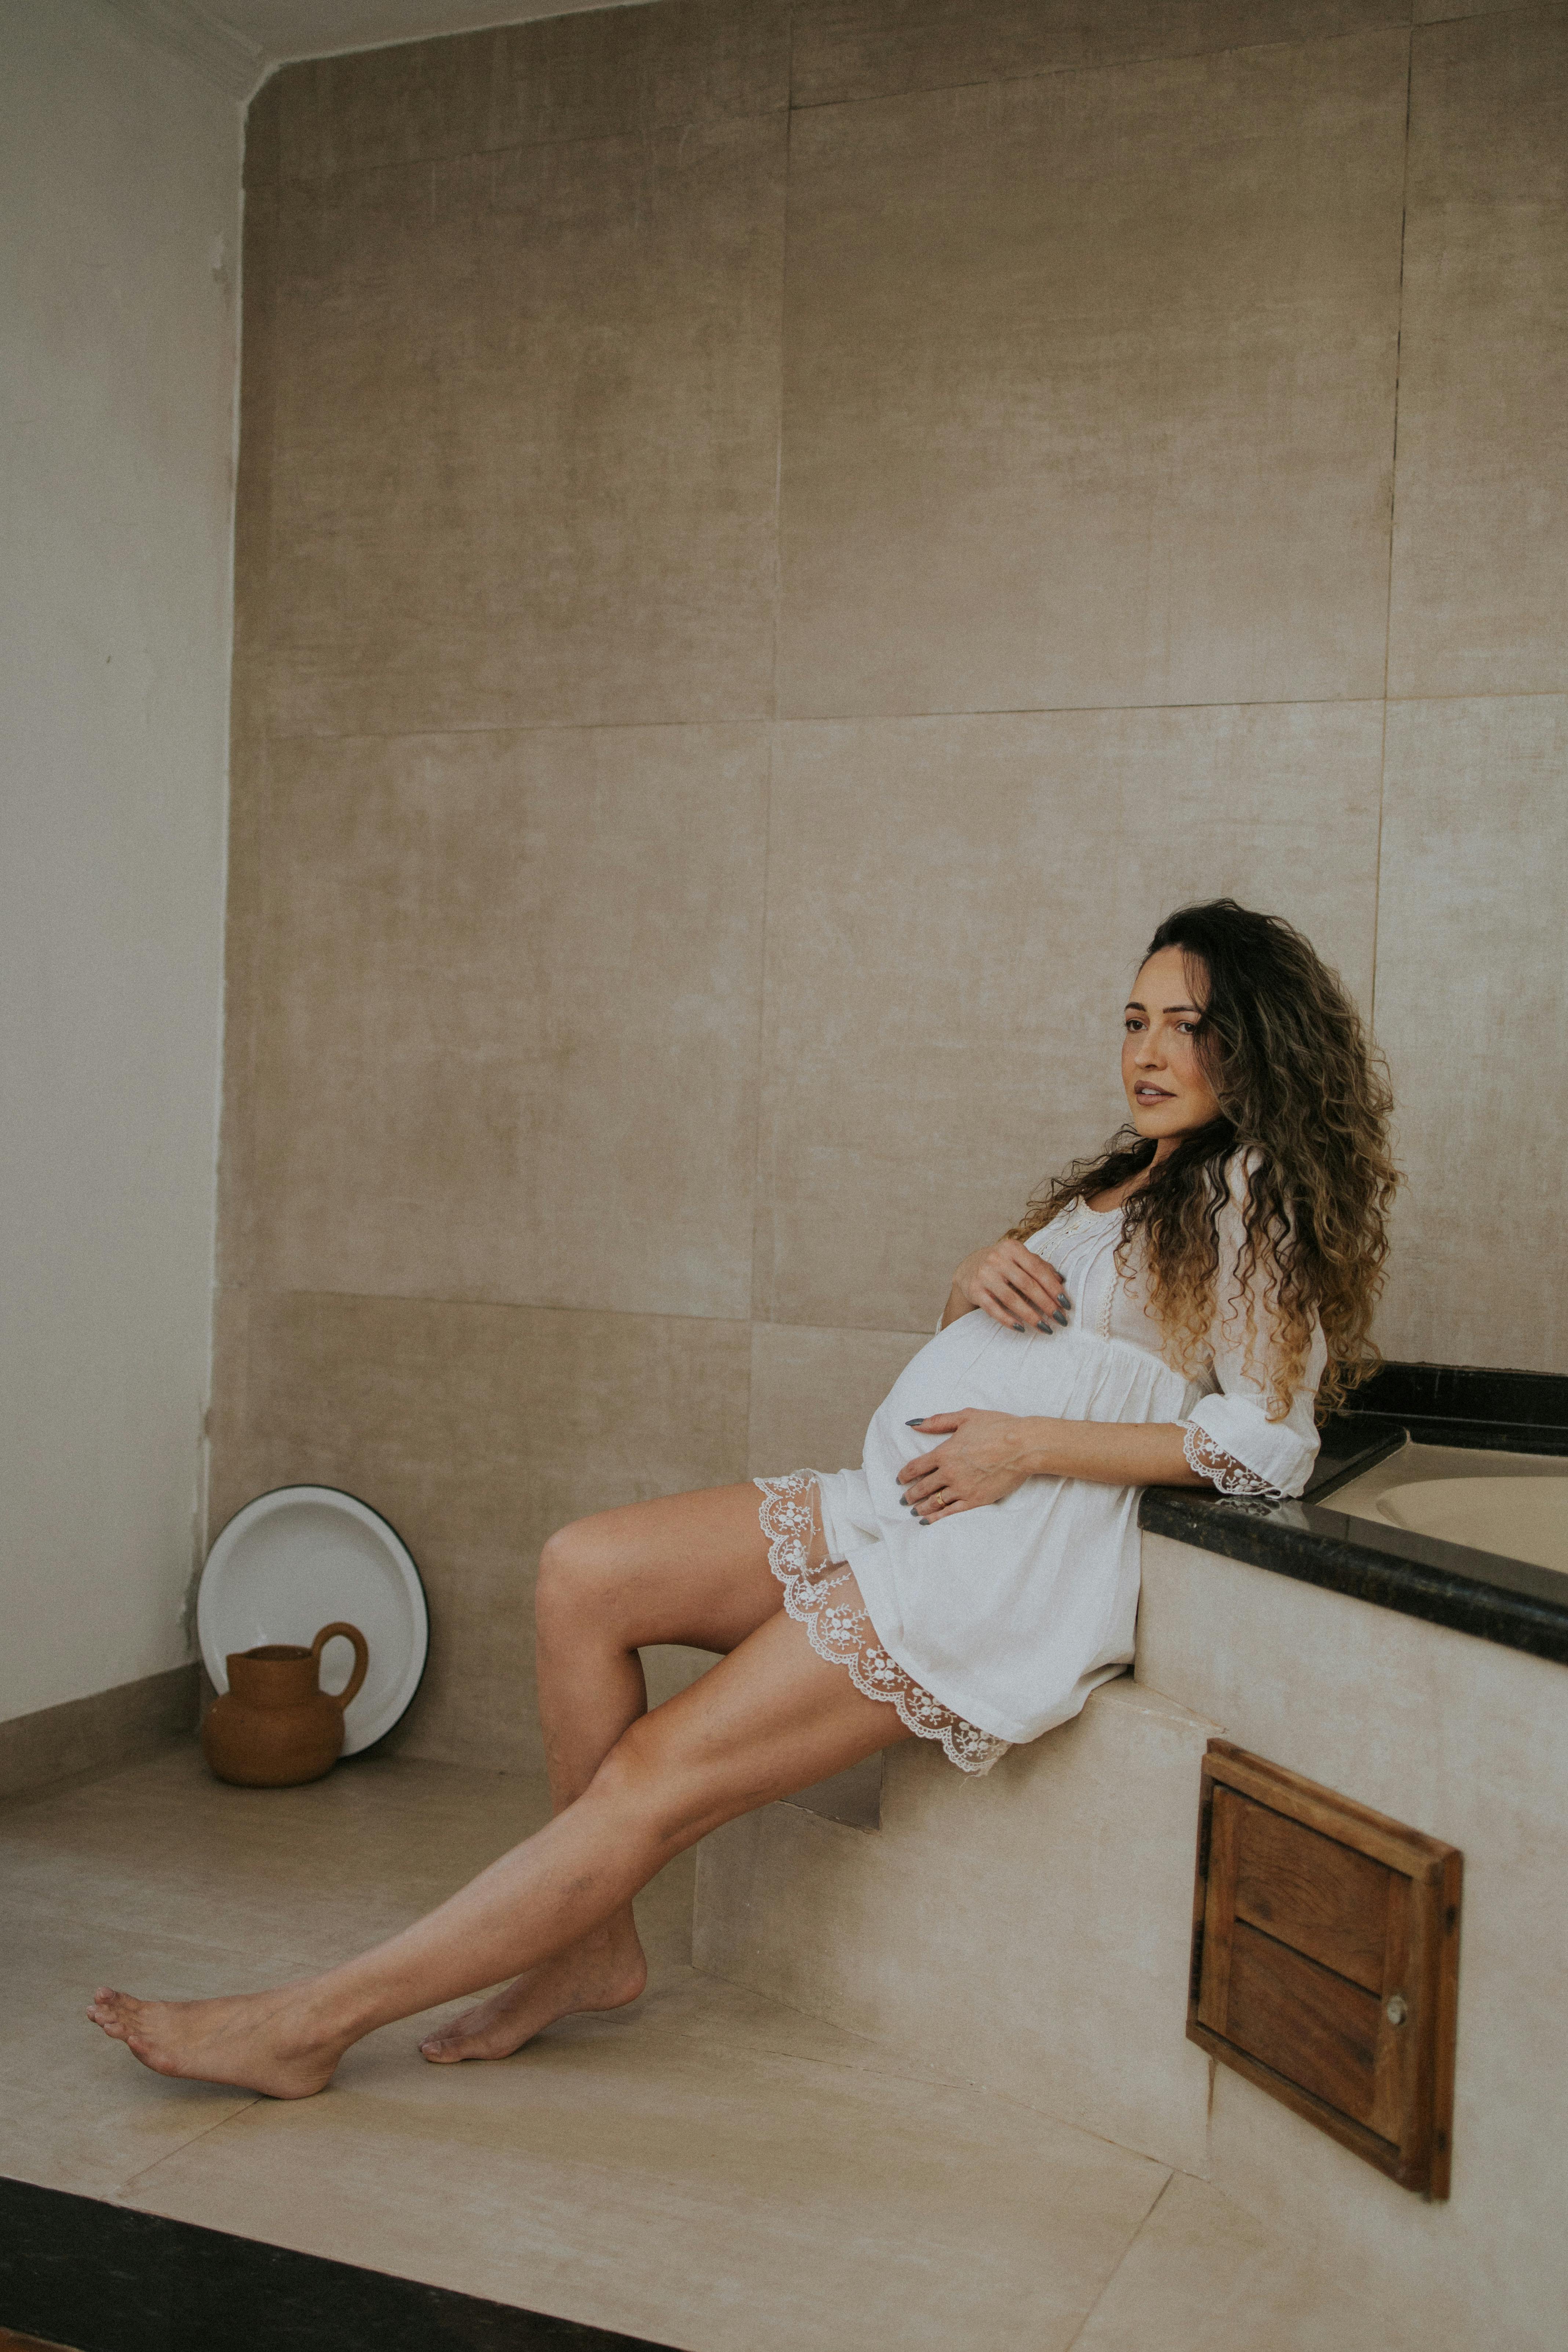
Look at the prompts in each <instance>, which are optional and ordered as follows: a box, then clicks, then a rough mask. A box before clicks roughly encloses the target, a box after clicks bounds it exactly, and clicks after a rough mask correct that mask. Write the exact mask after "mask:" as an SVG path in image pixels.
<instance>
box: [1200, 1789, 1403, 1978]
mask: <svg viewBox="0 0 1568 2352" xmlns="http://www.w3.org/2000/svg"><path fill="white" fill-rule="evenodd" d="M1221 1801H1224V1802H1226V1804H1227V1805H1234V1806H1235V1807H1236V1808H1237V1813H1238V1821H1237V1869H1236V1916H1237V1918H1238V1919H1245V1920H1246V1921H1247V1924H1248V1925H1249V1926H1250V1927H1261V1928H1263V1929H1264V1931H1265V1932H1266V1933H1267V1934H1268V1935H1270V1936H1273V1937H1277V1938H1278V1940H1279V1942H1281V1943H1285V1944H1289V1946H1290V1947H1291V1948H1292V1949H1293V1950H1295V1951H1298V1952H1305V1953H1306V1954H1307V1955H1308V1957H1309V1958H1311V1959H1314V1960H1317V1961H1319V1962H1321V1965H1322V1966H1323V1967H1324V1968H1326V1969H1333V1971H1334V1973H1335V1975H1336V1976H1342V1977H1348V1978H1349V1979H1350V1980H1351V1982H1352V1984H1356V1985H1360V1986H1361V1987H1362V1989H1363V1991H1366V1992H1372V1993H1381V1992H1382V1990H1383V1989H1384V1987H1383V1963H1384V1946H1385V1944H1386V1942H1387V1932H1388V1887H1389V1880H1390V1878H1391V1876H1392V1873H1391V1872H1390V1871H1389V1870H1388V1869H1387V1867H1386V1866H1385V1865H1384V1864H1383V1863H1380V1862H1373V1861H1372V1860H1371V1859H1370V1858H1369V1856H1367V1855H1366V1854H1364V1853H1353V1852H1352V1849H1351V1848H1350V1847H1349V1846H1344V1845H1340V1844H1337V1843H1335V1841H1334V1840H1333V1839H1332V1838H1326V1837H1324V1836H1323V1835H1322V1834H1321V1832H1319V1831H1317V1830H1310V1829H1305V1828H1303V1827H1302V1825H1301V1824H1300V1822H1291V1821H1287V1820H1286V1819H1285V1816H1284V1815H1283V1814H1282V1813H1276V1812H1270V1811H1268V1809H1267V1807H1265V1806H1263V1805H1258V1804H1254V1803H1253V1802H1252V1801H1251V1800H1250V1799H1249V1798H1247V1797H1237V1796H1235V1795H1233V1794H1232V1792H1231V1791H1230V1790H1217V1791H1216V1792H1215V1803H1216V1805H1217V1804H1219V1803H1220V1802H1221Z"/></svg>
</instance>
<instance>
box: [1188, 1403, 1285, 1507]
mask: <svg viewBox="0 0 1568 2352" xmlns="http://www.w3.org/2000/svg"><path fill="white" fill-rule="evenodd" d="M1182 1452H1183V1453H1184V1454H1185V1455H1186V1457H1187V1467H1188V1469H1189V1470H1195V1471H1196V1472H1197V1474H1198V1476H1199V1477H1200V1478H1211V1479H1212V1480H1213V1481H1214V1483H1215V1486H1217V1487H1218V1488H1219V1491H1220V1493H1221V1494H1222V1495H1256V1496H1267V1497H1268V1500H1269V1501H1270V1502H1274V1503H1279V1502H1283V1500H1284V1495H1283V1493H1282V1491H1281V1489H1280V1488H1279V1487H1278V1486H1270V1485H1269V1483H1268V1479H1267V1478H1260V1477H1259V1476H1258V1473H1257V1471H1256V1470H1249V1469H1248V1468H1247V1465H1246V1463H1245V1462H1238V1461H1237V1458H1236V1456H1235V1454H1226V1451H1225V1450H1224V1448H1223V1447H1222V1446H1219V1445H1216V1444H1215V1442H1214V1439H1213V1438H1212V1437H1211V1436H1210V1435H1209V1433H1208V1431H1207V1430H1206V1429H1205V1428H1204V1427H1202V1425H1201V1424H1200V1423H1197V1422H1195V1421H1189V1422H1188V1423H1187V1427H1186V1435H1185V1436H1184V1438H1183V1440H1182Z"/></svg>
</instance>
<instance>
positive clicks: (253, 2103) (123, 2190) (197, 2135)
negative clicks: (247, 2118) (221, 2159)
mask: <svg viewBox="0 0 1568 2352" xmlns="http://www.w3.org/2000/svg"><path fill="white" fill-rule="evenodd" d="M266 2104H267V2102H266V2101H264V2100H263V2098H262V2097H261V2095H260V2093H259V2092H258V2093H257V2095H255V2097H253V2098H249V2099H245V2100H242V2102H241V2103H240V2105H238V2106H237V2107H236V2108H235V2110H234V2112H233V2114H232V2115H226V2116H218V2117H217V2118H216V2121H215V2122H213V2123H210V2124H204V2125H203V2126H202V2128H201V2130H200V2131H197V2132H193V2133H192V2134H191V2136H190V2137H189V2139H183V2140H180V2141H178V2142H176V2144H175V2145H174V2147H166V2148H165V2149H164V2150H163V2154H162V2155H161V2156H159V2157H157V2158H154V2159H153V2162H152V2163H151V2164H144V2165H143V2166H142V2169H141V2171H140V2172H133V2173H132V2174H131V2176H130V2178H129V2179H125V2180H122V2181H121V2184H120V2186H119V2188H118V2189H115V2190H114V2191H113V2192H112V2194H111V2195H110V2196H109V2197H107V2198H105V2199H104V2200H103V2201H104V2203H105V2204H108V2205H127V2206H128V2205H129V2200H130V2199H131V2198H132V2196H133V2195H134V2194H135V2190H136V2184H137V2182H138V2181H141V2180H145V2179H148V2178H149V2177H150V2175H152V2174H153V2173H154V2172H156V2171H157V2169H158V2168H159V2166H160V2165H163V2164H167V2163H168V2162H169V2160H170V2158H173V2157H176V2156H184V2154H185V2153H186V2152H187V2150H189V2149H191V2148H193V2147H195V2146H196V2143H197V2142H198V2141H199V2140H204V2139H210V2138H211V2137H212V2135H213V2134H214V2132H216V2131H222V2130H223V2128H224V2126H225V2125H226V2124H232V2123H237V2122H238V2120H239V2118H240V2116H244V2115H248V2114H249V2112H250V2110H251V2108H252V2107H259V2106H263V2105H266ZM131 2210H136V2209H134V2208H132V2209H131Z"/></svg>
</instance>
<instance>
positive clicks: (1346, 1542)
mask: <svg viewBox="0 0 1568 2352" xmlns="http://www.w3.org/2000/svg"><path fill="white" fill-rule="evenodd" d="M1406 1437H1409V1438H1413V1439H1415V1441H1416V1442H1417V1443H1419V1444H1440V1445H1458V1446H1469V1447H1484V1448H1495V1449H1497V1450H1499V1451H1500V1452H1505V1453H1517V1454H1559V1455H1561V1454H1568V1378H1562V1377H1559V1376H1556V1375H1553V1374H1551V1373H1545V1372H1512V1371H1491V1370H1486V1369H1479V1368H1476V1367H1472V1366H1468V1365H1449V1364H1385V1365H1384V1367H1383V1369H1382V1370H1381V1371H1379V1372H1378V1374H1377V1375H1376V1376H1375V1378H1374V1379H1373V1381H1371V1382H1369V1383H1368V1385H1367V1387H1366V1388H1364V1389H1363V1390H1362V1391H1360V1393H1359V1395H1358V1397H1357V1400H1356V1409H1355V1410H1353V1411H1352V1412H1343V1413H1341V1414H1339V1415H1337V1416H1336V1417H1335V1419H1334V1420H1333V1421H1331V1422H1330V1423H1328V1424H1327V1425H1326V1427H1325V1428H1324V1431H1323V1444H1322V1453H1321V1456H1320V1459H1319V1462H1318V1466H1317V1469H1316V1472H1315V1473H1314V1475H1313V1477H1312V1480H1311V1482H1310V1485H1309V1486H1308V1488H1307V1492H1306V1494H1305V1495H1304V1496H1302V1498H1301V1500H1300V1502H1290V1503H1260V1502H1254V1501H1249V1500H1244V1499H1237V1500H1227V1499H1226V1497H1224V1496H1219V1495H1209V1494H1201V1493H1198V1492H1197V1491H1195V1490H1194V1489H1193V1488H1192V1487H1186V1486H1150V1487H1148V1488H1146V1489H1145V1491H1144V1494H1143V1496H1142V1502H1141V1504H1140V1507H1139V1513H1138V1523H1139V1526H1140V1527H1141V1528H1143V1529H1144V1531H1145V1532H1146V1533H1148V1534H1150V1535H1161V1536H1167V1537H1169V1538H1171V1539H1172V1540H1173V1542H1176V1543H1185V1544H1193V1545H1195V1546H1196V1547H1197V1548H1198V1549H1200V1550H1203V1551H1211V1552H1217V1553H1219V1554H1220V1555H1221V1557H1222V1558H1224V1559H1239V1560H1246V1561H1247V1562H1248V1563H1249V1564H1250V1565H1251V1566H1253V1567H1255V1568H1263V1569H1268V1570H1270V1572H1271V1573H1272V1574H1274V1575H1276V1576H1289V1577H1293V1578H1295V1579H1296V1580H1298V1581H1299V1582H1301V1583H1306V1584H1318V1585H1321V1586H1323V1587H1324V1588H1325V1589H1326V1590H1327V1591H1331V1592H1344V1593H1348V1594H1350V1595H1351V1596H1352V1598H1353V1599H1355V1600H1358V1601H1371V1602H1372V1603H1373V1605H1374V1606H1375V1607H1378V1608H1381V1609H1394V1610H1398V1611H1400V1612H1402V1613H1403V1614H1404V1615H1405V1616H1407V1617H1424V1618H1426V1620H1427V1621H1428V1622H1430V1623H1432V1624H1436V1625H1447V1626H1451V1627H1452V1628H1453V1629H1454V1630H1455V1632H1457V1633H1471V1634H1474V1635H1476V1636H1477V1637H1478V1639H1479V1640H1481V1641H1483V1642H1498V1643H1502V1644H1503V1646H1504V1647H1505V1648H1508V1649H1511V1650H1524V1651H1527V1652H1528V1653H1529V1654H1531V1656H1532V1657H1537V1658H1550V1659H1552V1660H1554V1661H1555V1662H1556V1663H1557V1664H1561V1665H1568V1576H1561V1575H1559V1574H1557V1573H1556V1572H1555V1571H1554V1570H1552V1569H1549V1568H1535V1567H1531V1565H1530V1564H1529V1563H1528V1562H1526V1561H1523V1560H1516V1559H1502V1558H1500V1557H1498V1556H1497V1555H1495V1554H1493V1553H1490V1552H1482V1551H1472V1550H1471V1549H1469V1548H1468V1546H1466V1545H1464V1544H1453V1543H1445V1542H1443V1541H1442V1540H1441V1539H1440V1538H1437V1537H1436V1536H1424V1535H1417V1534H1415V1533H1414V1532H1412V1531H1409V1530H1406V1529H1405V1528H1395V1527H1392V1526H1391V1527H1388V1528H1382V1527H1379V1526H1378V1525H1377V1524H1376V1523H1375V1522H1374V1521H1372V1520H1369V1519H1363V1518H1359V1517H1351V1516H1350V1514H1349V1513H1347V1512H1344V1511H1336V1510H1334V1509H1333V1508H1332V1507H1331V1500H1330V1498H1331V1496H1332V1494H1333V1491H1334V1489H1335V1488H1337V1487H1339V1486H1344V1485H1346V1484H1347V1483H1348V1482H1349V1480H1351V1479H1352V1478H1355V1477H1359V1476H1360V1475H1361V1474H1362V1473H1363V1471H1364V1470H1368V1469H1370V1468H1371V1467H1372V1466H1373V1464H1374V1463H1376V1462H1378V1461H1381V1460H1382V1458H1383V1457H1384V1455H1385V1454H1390V1453H1392V1452H1393V1451H1394V1448H1395V1447H1396V1446H1399V1445H1402V1444H1404V1443H1405V1439H1406Z"/></svg>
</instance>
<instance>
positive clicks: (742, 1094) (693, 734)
mask: <svg viewBox="0 0 1568 2352" xmlns="http://www.w3.org/2000/svg"><path fill="white" fill-rule="evenodd" d="M767 760H768V747H767V740H766V732H765V730H763V729H761V728H691V729H687V728H647V729H640V728H604V729H575V728H570V729H568V728H563V729H541V730H534V731H530V732H526V733H521V734H509V733H498V734H491V733H478V734H467V735H445V736H424V737H418V738H416V739H413V740H382V739H378V738H371V739H363V738H362V739H358V740H350V741H325V740H293V741H282V742H275V743H274V744H273V745H272V749H271V769H272V772H271V782H270V794H269V806H268V819H267V838H266V849H265V866H264V875H265V880H264V896H265V910H264V917H263V924H262V930H263V939H262V944H261V947H260V950H259V955H258V962H259V970H258V976H257V982H256V988H255V997H254V1002H253V1004H252V1006H251V1008H250V1022H249V1024H248V1025H249V1030H250V1032H251V1033H252V1034H247V1024H245V1023H244V1022H243V1021H235V1022H233V1023H232V1025H231V1030H230V1037H229V1047H230V1055H231V1060H232V1062H233V1065H234V1066H235V1068H236V1071H237V1076H236V1080H235V1085H236V1089H237V1091H239V1092H247V1093H248V1095H249V1097H250V1106H249V1115H250V1121H251V1126H252V1129H253V1140H252V1144H251V1150H250V1169H251V1185H252V1194H253V1197H252V1199H251V1202H250V1203H249V1218H250V1223H251V1228H252V1233H253V1245H252V1250H251V1256H250V1262H249V1265H248V1267H247V1273H246V1278H247V1279H248V1280H251V1281H254V1282H256V1283H258V1284H259V1285H261V1286H263V1287H269V1288H274V1289H283V1290H342V1291H353V1292H361V1293H366V1294H383V1293H387V1292H392V1293H395V1294H398V1295H400V1296H404V1297H407V1296H416V1295H423V1296H426V1297H447V1298H454V1297H463V1298H489V1299H505V1300H514V1301H526V1302H531V1303H532V1304H535V1305H552V1306H569V1307H608V1308H618V1309H620V1310H622V1311H623V1312H639V1313H663V1314H676V1315H679V1314H686V1315H720V1316H723V1315H744V1314H745V1312H746V1309H747V1303H748V1299H749V1296H750V1283H751V1251H752V1236H751V1225H752V1205H751V1200H752V1154H753V1150H754V1137H755V1119H756V1111H755V1091H754V1090H755V1055H756V1039H757V1026H758V1020H759V1013H760V1003H761V985H762V971H761V967H762V905H763V855H764V846H765V827H766V813H765V812H766V789H767ZM238 1074H243V1075H238Z"/></svg>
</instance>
